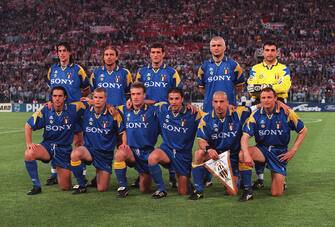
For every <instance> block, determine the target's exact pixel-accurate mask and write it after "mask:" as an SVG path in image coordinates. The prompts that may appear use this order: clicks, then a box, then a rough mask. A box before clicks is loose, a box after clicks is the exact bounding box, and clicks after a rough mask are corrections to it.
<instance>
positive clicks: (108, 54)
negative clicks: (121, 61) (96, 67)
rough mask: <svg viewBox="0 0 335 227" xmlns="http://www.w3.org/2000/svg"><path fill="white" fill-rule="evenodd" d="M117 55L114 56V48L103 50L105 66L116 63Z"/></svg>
mask: <svg viewBox="0 0 335 227" xmlns="http://www.w3.org/2000/svg"><path fill="white" fill-rule="evenodd" d="M117 60H118V57H117V56H116V52H115V50H111V49H107V50H105V52H104V63H105V64H106V65H107V66H112V65H114V64H115V63H116V61H117Z"/></svg>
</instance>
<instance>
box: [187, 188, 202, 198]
mask: <svg viewBox="0 0 335 227" xmlns="http://www.w3.org/2000/svg"><path fill="white" fill-rule="evenodd" d="M202 198H204V194H203V193H202V192H198V191H197V190H194V191H193V192H192V193H191V195H190V196H189V197H188V199H190V200H198V199H202Z"/></svg>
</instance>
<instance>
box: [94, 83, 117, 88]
mask: <svg viewBox="0 0 335 227" xmlns="http://www.w3.org/2000/svg"><path fill="white" fill-rule="evenodd" d="M98 87H103V88H117V89H120V88H121V87H122V84H118V83H107V82H104V83H98Z"/></svg>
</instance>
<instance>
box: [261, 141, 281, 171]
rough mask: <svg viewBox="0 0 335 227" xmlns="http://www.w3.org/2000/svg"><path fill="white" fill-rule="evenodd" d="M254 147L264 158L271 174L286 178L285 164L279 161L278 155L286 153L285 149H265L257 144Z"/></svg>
mask: <svg viewBox="0 0 335 227" xmlns="http://www.w3.org/2000/svg"><path fill="white" fill-rule="evenodd" d="M256 147H257V148H258V149H259V150H260V151H261V152H262V153H263V155H264V157H265V162H266V167H267V168H268V169H269V170H271V171H272V172H275V173H279V174H281V175H284V176H286V166H287V162H286V161H285V162H281V161H279V159H280V158H278V155H280V154H284V153H286V152H287V148H276V147H273V146H270V147H267V146H264V145H260V144H257V145H256Z"/></svg>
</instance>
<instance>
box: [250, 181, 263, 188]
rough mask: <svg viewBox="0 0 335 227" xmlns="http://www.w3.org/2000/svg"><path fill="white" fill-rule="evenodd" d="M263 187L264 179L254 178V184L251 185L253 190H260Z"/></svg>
mask: <svg viewBox="0 0 335 227" xmlns="http://www.w3.org/2000/svg"><path fill="white" fill-rule="evenodd" d="M263 188H264V180H260V179H258V180H256V181H254V184H253V185H252V189H254V190H260V189H263Z"/></svg>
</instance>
